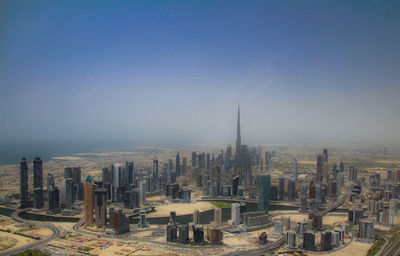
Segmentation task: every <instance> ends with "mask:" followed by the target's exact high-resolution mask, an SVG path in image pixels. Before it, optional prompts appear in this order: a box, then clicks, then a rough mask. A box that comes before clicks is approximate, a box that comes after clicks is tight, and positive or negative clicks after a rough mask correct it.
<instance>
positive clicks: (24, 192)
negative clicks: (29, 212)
mask: <svg viewBox="0 0 400 256" xmlns="http://www.w3.org/2000/svg"><path fill="white" fill-rule="evenodd" d="M20 193H21V208H22V209H24V208H27V207H28V164H27V163H26V158H25V157H23V158H22V160H21V163H20Z"/></svg>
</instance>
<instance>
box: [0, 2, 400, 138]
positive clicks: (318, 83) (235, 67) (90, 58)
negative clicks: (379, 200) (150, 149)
mask: <svg viewBox="0 0 400 256" xmlns="http://www.w3.org/2000/svg"><path fill="white" fill-rule="evenodd" d="M399 10H400V7H399V3H398V2H396V1H393V2H382V1H355V2H351V3H347V2H340V3H338V2H335V1H324V2H320V1H309V2H306V3H305V2H297V1H279V2H275V3H272V2H264V1H251V2H248V1H229V2H223V1H222V2H217V3H215V2H212V1H201V2H199V1H182V2H171V1H152V2H141V1H135V2H129V1H121V2H118V3H113V4H111V3H109V2H104V1H96V2H90V3H89V2H63V1H55V2H53V1H51V2H49V1H38V2H37V1H35V2H31V1H18V2H15V1H2V2H1V3H0V19H1V22H0V24H1V25H0V26H1V30H0V31H1V32H0V33H1V36H0V46H1V47H0V54H1V62H0V90H1V94H0V95H1V96H0V104H1V109H2V111H1V113H0V120H1V133H0V141H2V142H3V143H9V144H12V143H15V142H19V143H21V142H25V143H27V142H32V143H37V142H66V141H67V142H69V143H82V142H91V143H93V142H104V143H112V142H114V143H115V142H126V141H128V142H129V143H131V142H132V143H136V144H138V145H142V144H143V145H146V144H152V145H154V144H162V145H168V144H172V145H176V144H179V145H185V144H213V143H215V142H218V143H228V142H230V141H231V140H232V138H234V136H235V131H234V129H233V128H234V120H235V109H236V107H237V105H238V104H240V105H241V106H242V113H243V130H244V131H246V135H245V138H246V141H248V142H249V143H300V144H301V143H305V144H310V143H314V144H322V143H398V142H399V141H400V135H399V133H398V130H399V129H400V121H399V118H398V110H399V109H400V103H399V101H398V96H399V94H400V86H399V81H400V73H399V72H398V70H400V61H399V60H400V58H399V57H400V56H399V54H400V49H399V48H400V34H399V33H398V28H399V26H400V15H399Z"/></svg>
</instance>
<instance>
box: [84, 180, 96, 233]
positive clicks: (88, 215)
mask: <svg viewBox="0 0 400 256" xmlns="http://www.w3.org/2000/svg"><path fill="white" fill-rule="evenodd" d="M84 190H85V193H84V195H85V225H86V226H92V225H93V206H94V204H93V199H94V198H93V181H92V177H90V176H87V178H86V180H85V185H84Z"/></svg>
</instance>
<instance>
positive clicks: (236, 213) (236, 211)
mask: <svg viewBox="0 0 400 256" xmlns="http://www.w3.org/2000/svg"><path fill="white" fill-rule="evenodd" d="M231 220H232V224H233V225H239V224H240V204H239V203H233V204H232V209H231Z"/></svg>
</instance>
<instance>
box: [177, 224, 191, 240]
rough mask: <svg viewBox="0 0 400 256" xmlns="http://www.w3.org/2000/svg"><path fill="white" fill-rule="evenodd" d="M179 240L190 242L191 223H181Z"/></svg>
mask: <svg viewBox="0 0 400 256" xmlns="http://www.w3.org/2000/svg"><path fill="white" fill-rule="evenodd" d="M179 242H180V243H181V244H188V243H189V242H190V240H189V225H186V224H182V225H179Z"/></svg>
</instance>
